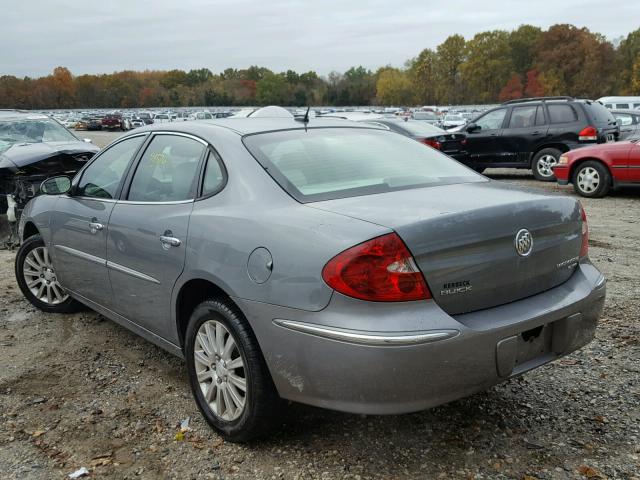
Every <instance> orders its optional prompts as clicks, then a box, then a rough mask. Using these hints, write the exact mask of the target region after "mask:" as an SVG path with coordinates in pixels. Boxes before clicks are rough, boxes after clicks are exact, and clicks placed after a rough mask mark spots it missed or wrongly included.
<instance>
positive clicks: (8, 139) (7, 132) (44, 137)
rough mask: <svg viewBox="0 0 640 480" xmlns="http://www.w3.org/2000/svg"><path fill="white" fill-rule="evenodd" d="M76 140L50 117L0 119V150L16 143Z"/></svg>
mask: <svg viewBox="0 0 640 480" xmlns="http://www.w3.org/2000/svg"><path fill="white" fill-rule="evenodd" d="M77 141H78V139H77V138H76V137H75V136H74V135H73V134H72V133H71V132H69V131H68V130H67V129H66V128H64V127H63V126H62V125H60V124H59V123H58V122H56V121H55V120H52V119H50V118H46V117H43V118H24V119H22V118H21V119H16V118H13V119H10V120H0V152H2V151H5V150H7V149H9V148H11V146H13V145H15V144H18V143H42V142H77Z"/></svg>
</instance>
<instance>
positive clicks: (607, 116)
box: [585, 102, 616, 125]
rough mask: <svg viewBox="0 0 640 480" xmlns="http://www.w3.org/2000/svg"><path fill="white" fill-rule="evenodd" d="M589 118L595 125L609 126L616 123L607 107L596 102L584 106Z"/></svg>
mask: <svg viewBox="0 0 640 480" xmlns="http://www.w3.org/2000/svg"><path fill="white" fill-rule="evenodd" d="M585 106H586V107H587V111H588V112H589V116H590V117H591V119H592V120H593V123H595V124H596V125H610V124H612V123H613V122H615V121H616V119H615V118H614V117H613V114H612V113H611V110H609V109H608V108H607V107H605V106H604V105H602V104H601V103H598V102H589V103H587V104H585Z"/></svg>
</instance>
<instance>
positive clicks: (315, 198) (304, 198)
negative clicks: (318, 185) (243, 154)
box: [241, 122, 491, 205]
mask: <svg viewBox="0 0 640 480" xmlns="http://www.w3.org/2000/svg"><path fill="white" fill-rule="evenodd" d="M363 123H364V122H363ZM308 129H309V130H311V129H314V130H332V129H362V130H373V131H378V132H388V133H392V134H397V133H395V132H394V131H393V130H383V129H381V128H379V127H374V126H367V125H362V126H360V125H344V126H342V125H340V126H322V127H309V128H308ZM296 130H298V131H299V130H304V128H286V129H275V130H265V131H261V132H251V133H248V134H245V135H242V137H241V141H242V145H243V146H244V148H246V150H247V152H248V153H249V155H251V156H252V157H253V159H254V160H255V161H256V162H257V163H258V165H259V166H260V167H262V168H263V169H264V171H265V172H266V173H267V175H269V176H270V177H271V179H272V180H273V182H274V183H275V184H276V186H278V187H279V188H280V189H282V191H284V193H286V194H287V195H288V196H290V197H291V198H292V199H294V200H295V201H296V202H298V203H300V204H303V205H304V204H307V203H316V202H324V201H331V200H339V199H342V198H354V197H364V196H368V195H379V194H382V193H389V192H397V191H402V190H412V189H420V188H431V187H439V186H443V185H454V184H463V183H480V182H489V181H491V180H489V179H488V178H486V177H483V176H481V175H479V174H478V173H476V172H475V171H474V170H472V169H471V168H469V167H468V166H467V165H464V164H463V163H461V162H458V161H457V160H455V159H453V158H451V157H449V156H447V155H445V154H444V153H441V152H437V153H438V154H440V155H444V156H445V157H447V159H449V160H450V161H452V162H455V163H458V164H459V165H461V166H463V167H465V168H466V169H467V170H469V172H470V175H469V176H465V177H449V180H447V181H443V182H433V183H429V184H428V185H407V186H401V187H394V188H392V189H389V190H377V191H364V190H371V188H372V187H371V186H366V187H356V188H351V189H345V190H338V191H334V192H326V193H317V194H311V195H304V194H302V192H300V190H298V188H296V186H295V185H294V184H293V183H291V182H290V181H289V179H287V177H285V176H284V175H283V174H282V173H280V171H279V170H278V168H277V167H275V165H273V164H272V163H271V162H270V161H269V160H268V159H266V161H267V162H269V165H267V166H265V165H264V164H263V163H262V161H261V160H260V159H259V158H258V157H257V156H256V155H254V153H253V152H252V150H251V149H250V148H249V146H248V145H247V143H246V140H247V138H250V137H254V136H259V135H265V134H270V133H278V132H290V131H296ZM412 141H414V140H412ZM270 167H272V168H270ZM469 178H473V179H474V180H472V181H469ZM285 185H286V188H285ZM360 190H363V191H362V192H361V193H355V192H356V191H360Z"/></svg>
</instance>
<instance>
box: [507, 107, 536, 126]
mask: <svg viewBox="0 0 640 480" xmlns="http://www.w3.org/2000/svg"><path fill="white" fill-rule="evenodd" d="M537 108H538V107H537V106H535V105H530V106H527V107H514V109H513V110H512V111H511V120H509V128H527V127H533V126H534V125H535V123H536V110H537Z"/></svg>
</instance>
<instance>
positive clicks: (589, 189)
mask: <svg viewBox="0 0 640 480" xmlns="http://www.w3.org/2000/svg"><path fill="white" fill-rule="evenodd" d="M598 185H600V174H599V173H598V171H597V170H596V169H595V168H592V167H586V168H583V169H582V170H580V171H579V172H578V188H579V189H580V190H581V191H583V192H584V193H593V192H594V191H595V190H596V189H597V188H598Z"/></svg>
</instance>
